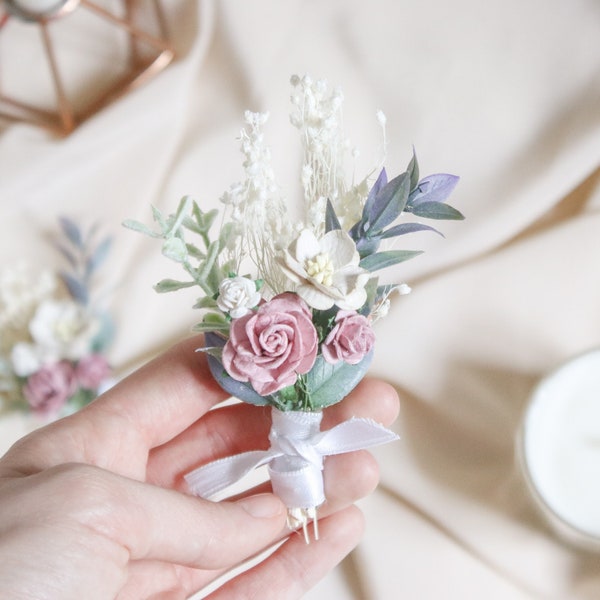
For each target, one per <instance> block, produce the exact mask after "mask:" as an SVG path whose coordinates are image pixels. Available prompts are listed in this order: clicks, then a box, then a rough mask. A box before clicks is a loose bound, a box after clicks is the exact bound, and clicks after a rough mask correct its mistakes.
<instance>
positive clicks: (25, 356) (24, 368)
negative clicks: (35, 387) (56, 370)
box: [10, 342, 45, 377]
mask: <svg viewBox="0 0 600 600" xmlns="http://www.w3.org/2000/svg"><path fill="white" fill-rule="evenodd" d="M44 358H45V356H44V353H43V352H42V348H40V347H39V346H35V345H34V344H29V343H27V342H19V343H18V344H15V345H14V346H13V349H12V351H11V353H10V360H11V363H12V367H13V371H14V372H15V373H16V374H17V375H18V376H19V377H29V375H31V374H32V373H35V372H36V371H39V369H40V367H41V366H42V364H43V362H44Z"/></svg>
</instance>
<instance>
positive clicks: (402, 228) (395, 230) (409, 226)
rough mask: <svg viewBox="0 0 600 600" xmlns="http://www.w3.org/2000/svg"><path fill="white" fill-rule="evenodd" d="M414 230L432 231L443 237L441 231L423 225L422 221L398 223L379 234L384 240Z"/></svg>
mask: <svg viewBox="0 0 600 600" xmlns="http://www.w3.org/2000/svg"><path fill="white" fill-rule="evenodd" d="M416 231H433V232H435V233H437V234H439V235H441V236H442V237H444V234H443V233H441V232H440V231H438V230H437V229H435V228H434V227H430V226H429V225H424V224H423V223H400V224H399V225H394V226H393V227H390V228H389V229H386V230H385V231H384V232H383V233H382V234H381V239H382V240H385V239H388V238H391V237H398V236H399V235H406V234H407V233H414V232H416Z"/></svg>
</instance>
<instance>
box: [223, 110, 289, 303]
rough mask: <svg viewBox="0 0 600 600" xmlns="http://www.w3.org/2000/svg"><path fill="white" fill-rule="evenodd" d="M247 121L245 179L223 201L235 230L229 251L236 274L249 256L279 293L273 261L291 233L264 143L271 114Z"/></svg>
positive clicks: (254, 115)
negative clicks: (267, 275) (265, 131)
mask: <svg viewBox="0 0 600 600" xmlns="http://www.w3.org/2000/svg"><path fill="white" fill-rule="evenodd" d="M244 118H245V121H246V124H247V127H246V128H244V129H242V131H241V134H240V139H241V142H242V143H241V147H240V149H241V152H242V153H243V155H244V162H243V167H244V173H245V176H246V179H245V180H244V181H243V182H242V183H236V184H234V185H233V186H231V187H230V188H229V190H228V192H226V193H225V194H224V195H223V197H222V198H221V201H222V202H223V203H224V204H226V205H227V206H228V208H229V211H230V215H229V217H230V219H231V223H233V226H234V227H233V229H232V235H231V236H230V242H229V250H230V252H231V258H232V259H233V261H232V262H233V264H234V265H235V268H236V271H239V270H240V268H241V264H242V262H243V261H244V259H246V258H247V253H249V258H250V259H251V260H252V261H253V262H254V263H255V265H256V266H257V268H258V270H259V271H260V272H262V273H268V274H272V275H271V276H270V277H265V283H266V284H267V286H268V287H269V288H270V289H271V290H272V291H273V292H274V293H277V291H278V289H279V288H280V287H281V282H280V281H279V279H280V276H279V273H278V271H277V269H274V268H272V267H273V260H274V257H275V253H276V252H277V250H278V249H280V248H282V247H285V246H286V245H287V244H288V243H289V240H290V239H291V237H292V230H291V227H290V225H289V221H288V220H287V219H286V218H285V212H286V211H285V206H284V203H283V201H282V199H281V196H280V191H279V188H278V186H277V184H276V182H275V175H274V173H273V167H272V165H271V150H270V148H269V147H268V146H267V145H266V144H265V140H264V133H263V126H264V124H265V123H266V122H267V120H268V118H269V113H255V112H251V111H246V112H245V114H244Z"/></svg>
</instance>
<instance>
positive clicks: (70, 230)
mask: <svg viewBox="0 0 600 600" xmlns="http://www.w3.org/2000/svg"><path fill="white" fill-rule="evenodd" d="M58 221H59V223H60V226H61V228H62V230H63V233H64V234H65V235H66V236H67V238H68V239H69V241H70V242H71V243H72V244H73V245H74V246H75V247H77V248H82V247H83V238H82V236H81V231H80V229H79V227H77V225H76V224H75V223H74V222H73V221H71V219H69V218H68V217H59V219H58Z"/></svg>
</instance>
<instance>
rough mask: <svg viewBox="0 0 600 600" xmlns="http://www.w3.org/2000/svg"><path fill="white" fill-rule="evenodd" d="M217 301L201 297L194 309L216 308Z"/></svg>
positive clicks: (210, 297)
mask: <svg viewBox="0 0 600 600" xmlns="http://www.w3.org/2000/svg"><path fill="white" fill-rule="evenodd" d="M216 306H217V301H216V300H215V299H214V298H213V297H212V296H201V297H200V298H198V300H197V301H196V304H194V306H193V308H216Z"/></svg>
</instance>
